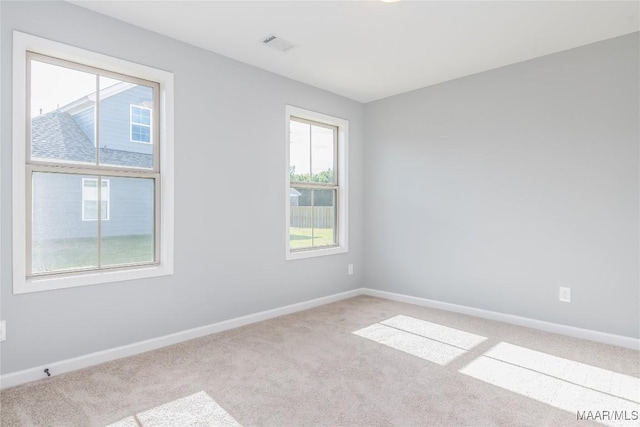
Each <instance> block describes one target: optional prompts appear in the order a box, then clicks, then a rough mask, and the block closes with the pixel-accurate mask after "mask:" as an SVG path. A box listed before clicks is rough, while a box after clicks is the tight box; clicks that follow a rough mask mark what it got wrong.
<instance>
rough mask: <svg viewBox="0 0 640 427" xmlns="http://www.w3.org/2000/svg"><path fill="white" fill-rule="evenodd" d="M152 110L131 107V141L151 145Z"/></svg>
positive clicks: (135, 106)
mask: <svg viewBox="0 0 640 427" xmlns="http://www.w3.org/2000/svg"><path fill="white" fill-rule="evenodd" d="M151 111H152V110H151V108H145V107H140V106H138V105H131V141H132V142H143V143H146V144H150V143H151V117H152V115H151Z"/></svg>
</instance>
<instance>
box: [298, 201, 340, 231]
mask: <svg viewBox="0 0 640 427" xmlns="http://www.w3.org/2000/svg"><path fill="white" fill-rule="evenodd" d="M334 224H335V208H334V207H333V206H316V207H315V208H313V207H311V206H291V224H290V226H291V227H299V228H311V227H314V228H333V227H334Z"/></svg>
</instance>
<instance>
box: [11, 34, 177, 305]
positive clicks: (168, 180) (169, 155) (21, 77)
mask: <svg viewBox="0 0 640 427" xmlns="http://www.w3.org/2000/svg"><path fill="white" fill-rule="evenodd" d="M27 51H31V52H35V53H40V54H43V55H49V56H53V57H56V58H60V59H65V60H68V61H74V62H80V63H83V64H86V65H89V66H92V67H96V68H101V69H105V70H113V71H116V72H118V73H121V74H127V75H132V76H136V77H139V78H142V79H146V80H150V81H155V82H158V83H159V84H160V91H159V94H158V97H159V99H158V101H159V105H160V111H159V114H160V115H161V116H160V117H161V119H160V135H159V142H160V153H159V154H160V156H159V158H160V172H161V178H160V182H161V185H160V206H159V208H160V236H159V237H160V239H161V245H160V253H159V260H158V261H159V262H158V264H157V265H145V266H140V267H127V268H122V269H113V270H100V271H91V272H76V273H69V274H59V275H52V276H47V277H29V278H27V275H26V263H27V258H26V257H27V254H26V247H27V246H26V243H27V242H26V238H27V236H26V230H27V223H26V220H27V218H26V212H27V210H26V203H27V200H26V191H25V190H26V187H25V185H26V182H27V181H26V147H27V141H26V128H27V111H26V52H27ZM173 98H174V89H173V73H170V72H167V71H163V70H158V69H155V68H151V67H147V66H145V65H140V64H136V63H134V62H129V61H125V60H122V59H117V58H113V57H110V56H107V55H102V54H100V53H96V52H92V51H88V50H85V49H80V48H77V47H73V46H69V45H66V44H62V43H58V42H55V41H51V40H47V39H43V38H40V37H36V36H32V35H29V34H25V33H21V32H19V31H14V32H13V159H12V163H13V165H12V166H13V172H12V175H13V187H12V191H13V195H12V205H13V207H12V211H13V293H14V294H22V293H28V292H38V291H47V290H53V289H63V288H71V287H76V286H86V285H95V284H100V283H111V282H120V281H124V280H134V279H146V278H150V277H158V276H167V275H171V274H173V242H174V171H173V158H174V153H173V115H174V111H173Z"/></svg>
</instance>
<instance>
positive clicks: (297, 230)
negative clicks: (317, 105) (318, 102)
mask: <svg viewBox="0 0 640 427" xmlns="http://www.w3.org/2000/svg"><path fill="white" fill-rule="evenodd" d="M287 127H288V141H287V142H288V143H287V155H288V159H289V165H288V174H287V181H288V182H287V201H288V203H287V204H288V209H287V231H288V233H287V259H297V258H308V257H311V256H318V255H331V254H335V253H342V252H346V251H347V236H348V234H347V226H348V224H347V214H346V213H347V208H348V207H347V185H346V180H347V172H346V168H347V162H346V153H347V150H346V144H347V136H348V129H347V128H348V122H347V121H346V120H342V119H338V118H335V117H330V116H326V115H323V114H319V113H314V112H311V111H308V110H302V109H299V108H295V107H288V108H287Z"/></svg>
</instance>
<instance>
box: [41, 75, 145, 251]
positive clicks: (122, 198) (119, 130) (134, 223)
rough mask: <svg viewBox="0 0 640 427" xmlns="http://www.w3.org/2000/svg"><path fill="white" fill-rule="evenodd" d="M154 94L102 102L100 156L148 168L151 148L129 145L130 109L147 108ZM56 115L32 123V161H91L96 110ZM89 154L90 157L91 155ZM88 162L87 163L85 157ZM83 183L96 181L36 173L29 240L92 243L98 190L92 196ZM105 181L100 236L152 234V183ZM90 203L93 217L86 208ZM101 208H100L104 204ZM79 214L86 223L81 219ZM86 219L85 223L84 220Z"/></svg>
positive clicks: (138, 90) (127, 94)
mask: <svg viewBox="0 0 640 427" xmlns="http://www.w3.org/2000/svg"><path fill="white" fill-rule="evenodd" d="M151 99H152V90H151V89H150V88H147V87H144V86H133V87H131V88H129V89H127V90H124V91H120V92H117V93H115V94H113V95H111V96H109V97H106V98H104V99H103V100H102V101H101V103H100V128H101V129H100V145H101V150H100V157H101V159H104V160H105V163H109V164H116V165H117V164H122V165H126V166H135V167H152V165H153V160H152V153H153V146H152V144H145V143H140V142H132V141H131V137H130V136H131V135H130V132H131V127H130V105H132V104H133V105H150V102H151ZM64 111H65V109H64V107H62V108H61V109H60V110H58V111H55V112H51V113H48V114H45V115H42V116H39V117H36V118H34V120H33V121H32V135H33V136H32V145H33V147H32V151H33V153H34V154H36V157H42V158H54V159H61V160H64V159H67V158H68V160H72V161H87V162H92V161H93V159H94V158H95V148H94V147H95V142H94V131H93V128H94V112H95V110H94V107H90V108H87V109H84V110H82V111H80V112H77V113H74V114H69V113H67V112H64ZM92 153H93V154H92ZM85 157H86V158H85ZM83 178H93V179H95V178H96V177H95V176H93V177H92V176H82V175H67V174H55V173H36V174H34V178H33V179H34V185H33V191H34V197H33V199H32V200H34V202H35V203H36V204H35V205H34V206H33V219H34V220H33V221H32V224H33V227H32V240H33V241H34V242H35V241H42V240H50V239H74V238H91V237H96V236H97V235H98V221H97V220H96V213H95V209H96V205H97V200H96V198H97V196H96V195H97V186H96V187H95V189H94V192H93V197H90V196H89V197H88V194H89V193H90V192H91V190H89V191H87V190H85V198H84V200H83V181H82V180H83ZM103 179H104V180H108V182H109V190H108V196H107V195H105V197H104V199H108V200H105V201H106V205H108V206H105V208H106V210H108V218H106V217H104V216H103V219H102V221H101V228H102V230H101V234H102V236H103V237H110V236H133V235H153V229H154V220H155V219H154V182H153V180H152V179H143V178H125V177H113V176H111V177H110V176H104V177H103ZM87 200H89V202H91V201H93V203H94V211H93V217H91V212H90V211H89V210H87V208H86V207H85V206H84V203H85V202H86V201H87ZM103 206H104V205H103ZM83 210H84V212H85V218H84V219H83ZM87 217H88V218H87Z"/></svg>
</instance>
